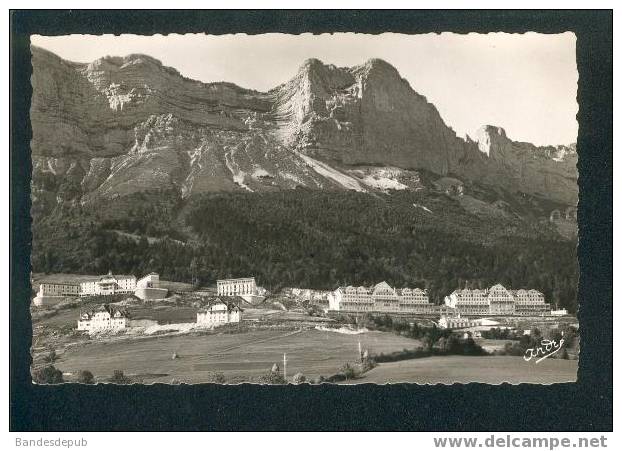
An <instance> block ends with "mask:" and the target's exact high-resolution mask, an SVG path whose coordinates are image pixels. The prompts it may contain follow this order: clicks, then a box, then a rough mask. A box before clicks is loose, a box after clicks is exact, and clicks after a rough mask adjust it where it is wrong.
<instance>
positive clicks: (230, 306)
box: [199, 296, 243, 312]
mask: <svg viewBox="0 0 622 451" xmlns="http://www.w3.org/2000/svg"><path fill="white" fill-rule="evenodd" d="M235 298H237V296H231V297H217V298H214V299H210V300H209V301H208V302H207V304H205V305H204V306H203V307H201V309H199V312H206V311H207V310H209V308H210V307H213V306H215V305H221V304H224V305H225V306H226V307H227V311H228V312H231V311H233V310H236V309H237V310H240V311H243V310H242V308H240V305H239V301H238V302H236V301H235V300H234V299H235Z"/></svg>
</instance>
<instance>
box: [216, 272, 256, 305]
mask: <svg viewBox="0 0 622 451" xmlns="http://www.w3.org/2000/svg"><path fill="white" fill-rule="evenodd" d="M216 288H217V293H218V296H239V297H241V298H242V299H244V300H245V301H246V302H249V303H254V302H256V301H259V300H263V299H264V296H261V295H260V293H259V289H258V287H257V284H256V283H255V278H254V277H245V278H242V279H222V280H217V281H216Z"/></svg>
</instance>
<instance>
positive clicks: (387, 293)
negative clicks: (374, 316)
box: [328, 282, 439, 315]
mask: <svg viewBox="0 0 622 451" xmlns="http://www.w3.org/2000/svg"><path fill="white" fill-rule="evenodd" d="M328 308H329V310H332V311H336V312H352V313H365V312H370V313H416V314H428V315H435V314H438V312H439V306H437V305H434V304H432V303H430V300H429V298H428V292H427V291H426V290H422V289H420V288H402V289H396V288H393V287H391V286H390V285H389V284H388V283H386V282H380V283H379V284H377V285H375V286H373V287H369V288H368V287H352V286H347V287H339V288H337V289H336V290H335V291H334V292H332V293H331V294H330V295H329V297H328Z"/></svg>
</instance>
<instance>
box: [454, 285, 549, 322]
mask: <svg viewBox="0 0 622 451" xmlns="http://www.w3.org/2000/svg"><path fill="white" fill-rule="evenodd" d="M445 305H446V306H448V307H450V308H452V309H455V312H456V313H458V314H461V315H520V316H541V315H550V314H551V305H550V304H547V303H546V302H544V295H543V294H542V293H540V292H539V291H537V290H509V289H507V288H505V287H504V286H503V285H500V284H497V285H494V286H492V287H491V288H489V289H484V290H477V289H476V290H469V289H464V290H456V291H454V292H453V293H451V294H450V295H449V296H446V297H445Z"/></svg>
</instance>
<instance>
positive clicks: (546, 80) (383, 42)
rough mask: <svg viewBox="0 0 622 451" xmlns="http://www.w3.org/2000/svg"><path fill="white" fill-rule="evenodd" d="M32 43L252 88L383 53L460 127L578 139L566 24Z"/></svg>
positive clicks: (74, 56) (39, 39) (549, 140)
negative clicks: (552, 29)
mask: <svg viewBox="0 0 622 451" xmlns="http://www.w3.org/2000/svg"><path fill="white" fill-rule="evenodd" d="M32 43H33V44H34V45H37V46H40V47H43V48H45V49H48V50H50V51H52V52H54V53H56V54H57V55H59V56H61V57H62V58H64V59H68V60H71V61H76V62H90V61H93V60H95V59H97V58H100V57H102V56H105V55H115V56H124V55H127V54H130V53H145V54H148V55H151V56H153V57H155V58H157V59H159V60H161V61H162V63H163V64H165V65H167V66H172V67H174V68H176V69H177V70H178V71H179V72H181V73H182V74H183V75H184V76H186V77H189V78H193V79H196V80H201V81H203V82H212V81H230V82H233V83H236V84H238V85H240V86H242V87H245V88H252V89H257V90H260V91H265V90H268V89H270V88H273V87H274V86H276V85H278V84H280V83H282V82H284V81H286V80H288V79H289V78H291V77H292V76H293V75H294V74H295V73H296V71H297V69H298V67H299V66H300V65H301V63H302V62H303V61H304V60H305V59H307V58H318V59H320V60H322V61H323V62H325V63H327V64H328V63H331V64H335V65H337V66H354V65H357V64H361V63H363V62H364V61H366V60H367V59H369V58H382V59H384V60H386V61H388V62H389V63H391V64H392V65H393V66H395V67H396V68H397V69H398V71H399V72H400V74H401V75H402V76H403V77H404V78H406V79H407V80H408V81H409V82H410V85H411V86H412V87H413V89H415V90H416V91H417V92H419V93H420V94H422V95H424V96H426V97H427V99H428V101H430V102H432V103H434V104H435V105H436V107H437V108H438V110H439V112H440V113H441V116H442V117H443V119H444V120H445V122H446V123H447V124H448V125H450V126H451V127H453V129H454V130H456V132H457V133H458V134H459V135H461V136H464V135H465V133H468V134H469V135H471V136H474V134H475V131H476V130H477V129H478V128H479V127H480V126H482V125H484V124H491V125H498V126H501V127H503V128H505V130H506V132H507V134H508V136H509V137H510V138H512V139H514V140H516V141H529V142H533V143H535V144H538V145H544V144H569V143H571V142H575V141H576V139H577V130H578V125H577V122H576V118H575V116H576V113H577V111H578V105H577V102H576V94H577V80H578V73H577V68H576V59H575V43H576V40H575V36H574V34H572V33H564V34H557V35H545V34H536V33H527V34H522V35H521V34H506V33H491V34H481V35H480V34H474V33H471V34H468V35H458V34H452V33H442V34H426V35H402V34H394V33H385V34H381V35H365V34H354V33H337V34H333V35H329V34H323V35H318V36H314V35H311V34H303V35H283V34H264V35H255V36H249V35H244V34H236V35H225V36H206V35H203V34H198V35H197V34H195V35H168V36H162V35H155V36H136V35H121V36H113V35H103V36H83V35H71V36H52V37H44V36H33V37H32Z"/></svg>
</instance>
